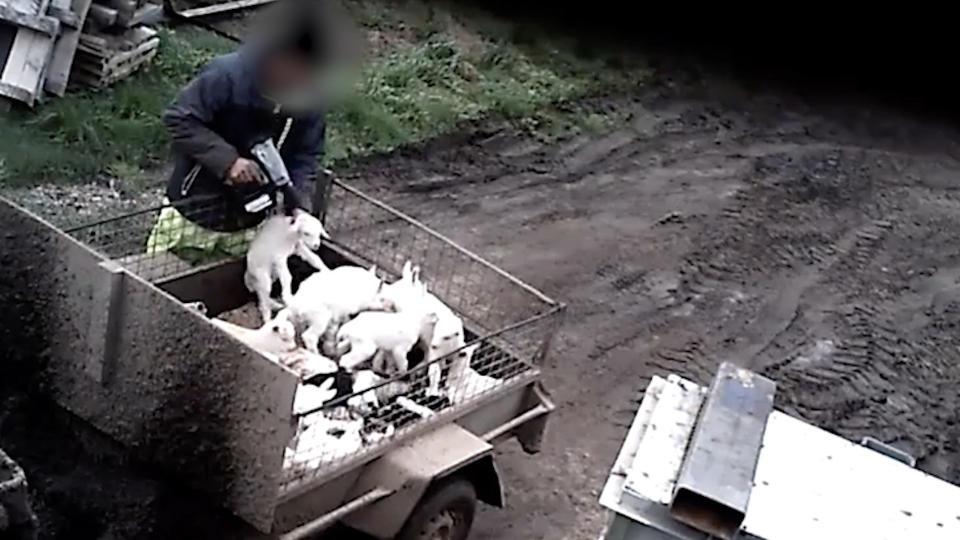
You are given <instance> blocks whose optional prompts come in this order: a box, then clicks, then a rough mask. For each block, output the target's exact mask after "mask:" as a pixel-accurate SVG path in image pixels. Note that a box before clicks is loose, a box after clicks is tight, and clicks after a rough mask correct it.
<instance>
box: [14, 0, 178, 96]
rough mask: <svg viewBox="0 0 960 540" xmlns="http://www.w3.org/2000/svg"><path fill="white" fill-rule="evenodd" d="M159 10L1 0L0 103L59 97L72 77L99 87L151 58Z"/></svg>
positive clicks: (140, 0) (116, 0) (143, 3)
mask: <svg viewBox="0 0 960 540" xmlns="http://www.w3.org/2000/svg"><path fill="white" fill-rule="evenodd" d="M162 14H163V8H162V7H161V6H160V5H159V4H156V3H151V2H148V1H147V0H0V105H2V104H3V103H8V102H7V101H6V100H15V101H20V102H23V103H25V104H26V105H28V106H31V107H32V106H33V105H34V104H35V103H36V102H37V101H38V100H40V99H41V98H42V97H43V91H44V90H46V92H47V93H50V94H54V95H63V93H64V92H65V91H66V89H67V84H68V82H70V80H71V79H72V78H73V77H76V78H77V82H80V83H83V84H88V85H92V86H95V87H98V88H100V87H103V86H105V85H109V84H112V83H114V82H116V81H118V80H120V79H122V78H123V77H125V76H127V75H129V74H130V73H132V72H133V71H135V70H136V69H137V68H139V67H140V66H142V65H143V64H144V63H146V62H148V61H150V59H151V58H153V56H154V55H155V54H156V51H157V46H158V44H159V39H157V36H156V32H154V31H153V30H150V29H149V28H146V27H143V26H139V25H141V24H143V23H154V22H158V21H159V20H160V19H161V18H162Z"/></svg>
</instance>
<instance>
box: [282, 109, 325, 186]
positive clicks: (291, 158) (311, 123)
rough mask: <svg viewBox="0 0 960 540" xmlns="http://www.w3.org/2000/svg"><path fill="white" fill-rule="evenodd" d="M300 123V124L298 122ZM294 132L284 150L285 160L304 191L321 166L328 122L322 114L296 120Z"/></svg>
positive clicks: (292, 179) (297, 184)
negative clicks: (326, 122)
mask: <svg viewBox="0 0 960 540" xmlns="http://www.w3.org/2000/svg"><path fill="white" fill-rule="evenodd" d="M298 123H300V126H297V124H298ZM294 126H295V129H294V132H293V133H291V134H290V135H291V137H289V139H288V140H287V142H286V144H287V145H289V146H286V147H285V148H284V150H286V151H287V152H286V154H287V157H286V159H284V162H285V163H286V165H287V172H289V173H290V180H291V181H292V182H293V185H295V186H297V188H298V189H300V190H301V191H303V190H304V189H306V188H307V187H308V186H309V183H310V181H311V180H313V179H314V177H315V176H316V174H317V170H318V169H319V167H320V159H321V158H322V157H323V145H324V142H325V138H326V124H325V123H324V121H323V116H322V115H319V114H318V115H316V116H312V117H310V118H308V119H307V118H305V119H301V120H299V121H297V120H294Z"/></svg>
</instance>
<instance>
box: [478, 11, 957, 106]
mask: <svg viewBox="0 0 960 540" xmlns="http://www.w3.org/2000/svg"><path fill="white" fill-rule="evenodd" d="M470 4H471V5H472V6H473V7H475V8H477V9H482V10H489V11H491V12H493V13H496V14H497V15H498V16H500V17H503V18H504V19H506V20H510V21H513V22H514V23H515V24H516V25H517V26H516V29H515V34H516V35H517V36H536V35H543V34H545V33H549V34H553V35H563V36H567V37H570V38H573V39H576V40H577V41H578V48H582V49H583V52H585V53H587V54H589V53H590V52H591V51H599V50H606V51H617V50H619V51H630V52H632V53H636V54H639V55H641V56H646V57H648V58H649V59H650V62H651V64H652V66H653V67H655V68H664V70H665V71H668V72H670V73H669V75H676V74H677V73H678V72H683V71H686V72H688V73H689V72H693V75H696V72H698V71H701V70H706V71H708V72H710V73H711V74H723V75H727V76H730V77H732V78H735V79H737V80H738V82H742V84H744V85H745V86H747V87H751V86H757V85H760V86H768V85H775V86H777V87H781V88H783V89H787V90H790V91H792V92H796V93H800V94H816V95H820V94H828V95H831V96H844V97H854V98H857V99H867V100H879V101H881V102H883V103H884V104H888V105H894V106H897V107H898V108H904V109H907V110H910V111H911V112H917V113H923V114H931V115H934V116H950V117H951V118H956V117H957V113H958V112H960V107H958V106H957V100H956V98H955V94H956V83H955V80H956V77H955V75H954V71H955V70H954V69H953V68H952V67H951V65H952V61H951V59H950V54H951V51H952V50H954V48H955V44H954V43H952V42H951V39H950V38H951V32H949V31H947V30H944V29H941V28H939V27H938V25H937V24H936V20H935V17H933V15H935V14H933V13H926V15H928V16H929V17H928V20H923V21H915V20H911V19H910V18H909V13H906V14H897V16H893V15H892V14H891V15H887V16H886V17H885V16H884V14H883V13H879V12H878V10H873V11H871V12H870V13H862V14H850V15H844V14H842V12H840V10H839V9H837V10H822V9H821V10H816V9H808V10H801V9H794V10H789V11H782V12H781V11H777V12H773V11H762V10H742V12H740V13H735V12H732V11H727V12H722V13H711V12H709V11H704V10H702V9H701V8H698V7H696V6H695V5H684V6H677V7H679V8H683V9H682V10H680V9H673V10H671V9H670V6H668V7H666V8H665V7H664V6H650V5H649V4H647V3H634V2H612V1H601V2H590V3H589V4H585V3H582V2H571V3H567V4H565V5H564V4H558V3H549V4H548V3H545V2H532V1H527V2H506V1H500V0H476V1H474V2H471V3H470Z"/></svg>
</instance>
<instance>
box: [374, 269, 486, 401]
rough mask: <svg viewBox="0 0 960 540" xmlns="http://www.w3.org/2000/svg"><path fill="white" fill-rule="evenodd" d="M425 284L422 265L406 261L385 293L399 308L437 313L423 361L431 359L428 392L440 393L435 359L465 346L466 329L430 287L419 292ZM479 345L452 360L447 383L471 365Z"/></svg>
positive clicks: (397, 308) (431, 393) (461, 321)
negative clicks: (424, 291)
mask: <svg viewBox="0 0 960 540" xmlns="http://www.w3.org/2000/svg"><path fill="white" fill-rule="evenodd" d="M422 286H423V285H422V282H421V281H420V267H419V266H413V264H412V263H411V262H410V261H407V262H406V263H404V265H403V270H402V274H401V277H400V279H399V280H398V281H396V282H394V283H392V284H390V285H389V286H387V287H385V292H384V296H386V297H387V298H388V300H389V301H390V302H391V303H393V304H394V306H395V309H396V310H397V311H404V310H409V309H416V310H425V311H429V312H433V313H436V314H437V324H436V326H435V327H434V331H433V338H432V339H431V341H430V348H429V351H428V353H427V354H426V356H425V358H424V361H426V362H431V364H430V367H429V368H427V372H428V377H429V387H428V390H427V393H428V394H429V395H437V394H439V387H440V376H441V366H440V365H439V364H438V363H436V362H433V360H436V359H437V358H441V357H443V356H446V355H448V354H450V353H452V352H454V351H457V350H460V349H463V347H464V346H465V345H466V337H465V334H464V330H463V319H461V318H460V317H459V316H458V315H457V314H456V313H455V312H454V311H453V310H452V309H450V307H449V306H447V305H446V304H444V303H443V301H442V300H440V299H439V298H437V296H436V295H434V294H432V293H430V292H429V291H428V292H426V294H418V292H417V291H418V290H419V289H420V288H421V287H422ZM476 349H477V347H468V348H466V349H464V350H463V351H461V353H463V352H466V354H458V355H457V356H455V357H454V358H453V359H452V360H451V362H450V371H449V375H448V383H447V386H448V387H450V386H451V385H452V381H454V380H456V379H458V378H459V377H460V375H461V374H462V373H463V372H464V370H465V369H467V368H469V367H470V359H471V358H472V356H473V353H474V352H475V351H476Z"/></svg>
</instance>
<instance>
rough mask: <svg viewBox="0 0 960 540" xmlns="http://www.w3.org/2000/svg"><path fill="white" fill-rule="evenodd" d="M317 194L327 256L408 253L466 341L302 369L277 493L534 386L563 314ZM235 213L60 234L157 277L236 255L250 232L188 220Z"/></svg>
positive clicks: (381, 264) (392, 260)
mask: <svg viewBox="0 0 960 540" xmlns="http://www.w3.org/2000/svg"><path fill="white" fill-rule="evenodd" d="M316 200H322V201H323V203H324V204H323V205H322V206H319V207H320V208H325V210H326V211H325V213H324V215H323V216H322V218H323V221H324V224H325V227H326V229H327V231H328V232H329V234H330V236H331V237H332V240H331V241H329V242H326V241H325V245H324V248H322V251H321V256H322V257H323V258H324V259H325V261H326V262H327V264H329V265H330V266H338V265H339V264H343V263H349V264H358V265H361V266H364V267H370V266H371V265H376V266H377V268H378V271H379V275H380V276H381V277H385V278H386V281H394V280H395V279H397V278H399V276H400V270H401V268H402V267H403V265H404V263H405V262H406V261H408V260H409V261H412V262H413V263H414V264H416V265H419V266H420V268H421V276H422V280H423V281H424V283H426V285H427V287H428V289H429V291H430V292H431V293H432V294H434V295H435V296H436V297H437V298H438V299H440V300H441V301H442V302H443V303H444V304H445V305H446V306H447V307H449V308H450V309H451V310H452V311H453V312H454V313H456V315H458V316H459V317H460V318H461V319H462V320H463V326H464V334H465V336H464V337H465V342H464V343H463V344H462V346H458V347H457V349H456V350H453V351H452V352H449V353H448V354H445V355H444V356H442V357H440V358H435V359H431V360H430V361H429V362H425V361H424V358H425V351H424V350H423V348H421V349H419V350H417V349H415V350H413V351H411V354H410V355H408V360H409V361H410V366H411V367H410V369H408V370H407V371H405V372H403V373H392V374H385V373H382V372H381V373H377V374H375V375H371V376H368V377H365V378H363V380H364V381H365V384H364V383H361V382H360V380H361V376H360V375H359V373H360V372H354V373H347V372H346V371H343V370H341V371H339V372H338V373H336V374H334V375H325V376H313V377H309V376H306V378H305V379H304V380H303V381H302V383H301V385H300V386H299V387H298V390H297V398H296V400H295V403H294V415H295V418H296V435H295V436H294V437H293V439H292V440H291V441H290V444H289V445H288V447H287V449H286V452H285V455H284V457H283V463H284V473H283V481H282V482H281V495H283V494H284V493H290V492H293V491H297V492H299V491H301V490H303V489H305V488H307V487H308V486H312V485H316V484H317V483H319V482H322V481H323V480H325V479H329V478H331V477H333V476H335V475H336V474H338V472H339V471H342V470H344V469H346V468H348V467H350V466H352V465H354V464H357V463H362V462H363V461H365V460H369V459H372V458H373V457H375V456H376V455H378V451H383V450H384V449H385V448H387V447H388V446H389V445H390V444H393V443H396V442H397V441H399V440H402V439H406V438H408V437H412V436H415V435H417V434H419V433H424V432H426V431H427V430H429V429H430V428H431V426H435V425H437V424H439V423H445V422H450V421H454V420H456V419H457V418H458V417H460V416H462V415H464V414H467V413H469V412H470V411H472V410H475V409H476V408H478V407H479V406H480V405H482V404H483V403H484V402H486V401H487V400H488V399H492V398H495V397H496V396H498V395H501V394H503V393H505V392H507V391H509V390H511V389H515V388H517V387H519V386H523V385H527V384H531V383H532V382H533V381H535V380H536V379H537V378H538V376H539V365H540V364H541V363H542V361H543V359H544V357H545V355H546V354H547V352H548V350H549V347H550V343H551V340H552V337H553V335H554V334H555V332H556V330H557V328H558V326H559V324H560V322H561V318H562V313H563V311H564V305H563V304H560V303H558V302H555V301H554V300H552V299H550V298H548V297H547V296H545V295H543V294H542V293H540V292H539V291H537V290H536V289H534V288H533V287H531V286H529V285H527V284H525V283H523V282H522V281H520V280H519V279H517V278H515V277H513V276H511V275H509V274H508V273H506V272H505V271H503V270H501V269H499V268H498V267H496V266H494V265H493V264H491V263H489V262H487V261H485V260H484V259H482V258H481V257H479V256H477V255H475V254H474V253H471V252H470V251H468V250H467V249H465V248H463V247H461V246H459V245H457V244H456V243H454V242H453V241H451V240H450V239H448V238H446V237H444V236H443V235H441V234H440V233H438V232H436V231H434V230H432V229H431V228H429V227H428V226H426V225H424V224H422V223H420V222H418V221H417V220H415V219H413V218H412V217H410V216H407V215H406V214H403V213H402V212H400V211H398V210H396V209H394V208H392V207H390V206H388V205H386V204H384V203H382V202H380V201H377V200H375V199H373V198H371V197H369V196H367V195H366V194H364V193H362V192H360V191H358V190H356V189H354V188H352V187H350V186H348V185H346V184H344V183H342V182H340V181H338V180H334V181H332V182H330V183H328V184H326V186H325V187H324V188H323V191H322V192H319V191H318V198H317V199H316ZM234 215H235V211H234V210H233V209H232V208H231V207H230V203H229V202H226V201H223V200H221V199H203V200H196V199H192V200H189V201H180V202H178V203H176V204H169V203H166V202H165V203H164V204H162V205H158V206H156V207H152V208H147V209H144V210H140V211H137V212H133V213H130V214H126V215H123V216H119V217H114V218H109V219H104V220H101V221H99V222H97V223H94V224H91V225H85V226H82V227H78V228H74V229H71V230H69V231H67V232H68V233H69V234H71V235H72V236H73V237H75V238H76V239H78V240H79V241H81V242H83V243H85V244H86V245H88V246H90V247H91V248H93V249H95V250H97V251H99V252H100V253H101V254H103V255H105V256H106V257H108V258H110V259H113V260H114V261H116V262H118V263H119V264H120V265H121V266H123V267H125V268H126V269H127V270H128V271H130V272H132V273H134V274H137V275H138V276H140V277H141V278H143V279H145V280H147V281H151V282H153V283H155V284H158V285H160V286H162V284H163V283H164V282H167V281H170V280H172V279H180V278H182V277H183V276H186V275H190V274H191V273H192V272H199V271H200V270H202V269H204V268H209V267H211V266H215V265H218V264H224V263H225V262H228V261H236V260H238V259H242V258H243V256H244V254H245V252H246V248H247V246H248V244H249V242H250V241H251V240H252V237H253V235H254V234H255V230H250V231H247V232H217V231H211V230H206V229H201V228H199V227H197V226H196V225H194V224H193V223H192V222H193V221H199V222H202V223H205V224H210V223H217V220H218V219H221V220H222V222H228V221H229V220H230V219H233V218H232V217H231V216H234ZM227 228H230V227H227ZM332 259H339V261H340V262H339V264H338V261H337V260H332ZM237 287H239V288H243V287H244V285H243V283H242V282H241V283H237ZM251 298H252V297H251ZM441 337H442V336H441ZM458 345H461V344H460V343H458ZM279 361H281V362H283V361H284V360H283V359H282V358H281V359H280V360H279ZM288 367H289V366H288ZM363 373H364V375H370V373H371V372H368V371H364V372H363ZM321 391H324V392H328V393H329V394H327V395H333V397H328V398H325V401H321V402H320V404H317V402H316V400H315V399H307V398H310V397H311V396H314V397H315V396H316V395H318V394H319V393H320V392H321ZM301 398H304V399H301ZM304 404H307V405H304Z"/></svg>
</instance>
